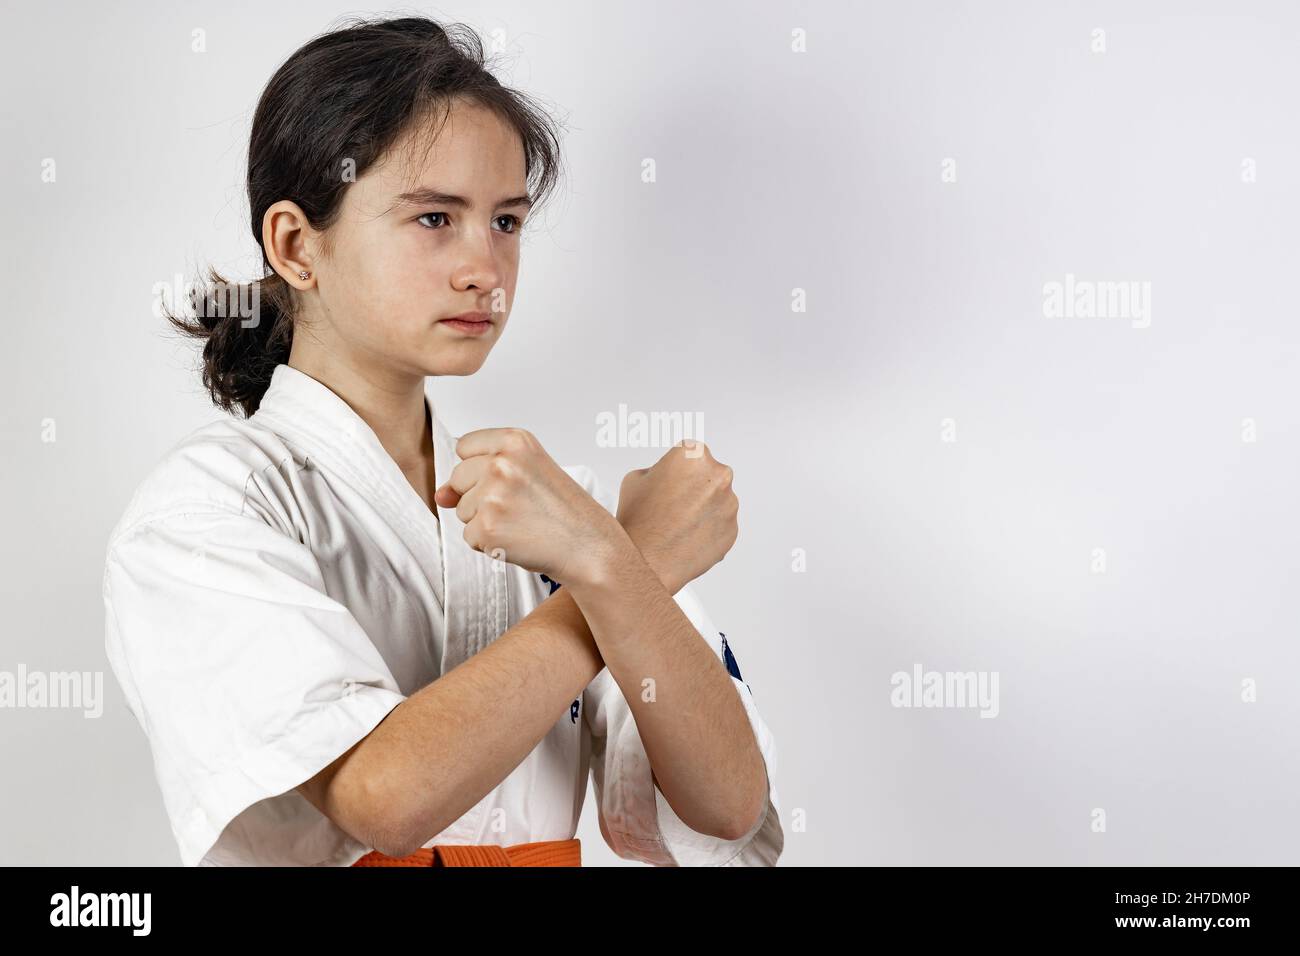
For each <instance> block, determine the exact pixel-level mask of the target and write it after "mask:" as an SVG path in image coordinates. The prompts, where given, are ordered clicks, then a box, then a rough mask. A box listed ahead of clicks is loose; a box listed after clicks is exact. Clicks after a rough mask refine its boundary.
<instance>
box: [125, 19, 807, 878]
mask: <svg viewBox="0 0 1300 956" xmlns="http://www.w3.org/2000/svg"><path fill="white" fill-rule="evenodd" d="M558 166H559V164H558V140H557V137H556V135H555V132H554V130H553V128H552V126H551V125H550V122H549V120H548V119H547V118H546V117H545V116H544V115H543V114H542V113H541V112H540V111H539V110H537V109H536V108H534V107H533V106H532V105H530V103H529V102H528V101H527V100H526V99H525V98H524V97H523V96H521V95H519V94H518V93H515V92H513V91H510V90H507V89H505V88H503V87H502V86H501V85H499V84H498V82H497V81H496V80H495V79H494V78H493V77H492V75H491V74H490V73H489V72H488V71H487V70H486V68H485V66H484V61H483V51H482V49H481V46H480V45H479V42H478V39H477V37H476V36H475V35H474V34H473V33H472V31H469V30H462V29H459V28H456V27H453V28H446V29H444V28H443V27H441V26H439V25H438V24H436V23H434V22H432V21H430V20H427V19H423V18H402V19H394V20H384V21H376V22H366V21H359V22H355V23H353V24H352V25H350V26H348V27H347V28H345V29H340V30H337V31H334V32H331V33H328V34H326V35H324V36H321V37H318V38H317V39H315V40H312V41H311V42H310V43H308V44H307V45H306V46H304V47H303V48H302V49H300V50H298V51H297V52H296V53H295V54H294V55H293V56H292V57H290V58H289V60H288V61H287V62H285V64H284V65H283V66H282V67H280V69H279V70H278V71H277V72H276V74H275V75H274V76H273V77H272V78H271V81H270V83H269V84H268V85H267V87H266V89H265V91H264V92H263V94H262V97H261V100H260V102H259V103H258V106H257V111H256V113H255V116H254V119H253V128H252V135H251V142H250V145H249V155H248V195H249V202H250V205H251V213H252V221H251V225H252V231H253V236H254V238H255V239H256V240H257V241H258V244H259V246H260V247H261V249H262V253H263V260H264V270H265V271H266V273H267V274H266V275H265V277H263V278H262V279H260V280H258V281H257V282H255V283H253V284H252V285H251V286H245V287H232V286H230V285H229V284H228V283H226V282H225V281H224V280H223V279H222V278H221V277H220V276H219V275H217V274H216V273H211V275H210V283H209V286H208V288H207V289H206V290H205V294H204V295H203V296H202V297H201V299H202V301H200V302H196V303H195V305H196V313H197V314H196V315H195V316H194V317H193V318H188V317H178V316H172V317H171V318H172V321H173V322H175V323H176V324H177V325H178V326H180V327H181V328H183V329H185V330H186V331H187V332H189V333H191V334H193V335H195V336H198V337H199V338H201V339H202V340H203V342H204V347H203V360H204V367H203V379H204V384H205V385H206V386H207V387H208V389H209V390H210V391H211V394H212V397H213V400H214V401H215V402H216V403H217V404H218V405H219V406H220V407H222V408H223V409H226V410H227V411H230V410H235V409H238V410H239V411H240V412H242V413H243V418H242V419H241V418H234V417H232V418H230V419H228V420H223V421H220V422H217V423H214V424H212V425H209V426H206V427H204V428H201V429H199V430H197V431H195V432H194V433H192V434H191V435H189V436H188V437H187V438H185V439H184V440H183V441H181V442H180V443H179V444H178V445H177V446H176V447H175V448H173V449H172V450H171V451H170V452H169V453H168V454H167V456H166V457H165V458H164V459H163V461H162V462H161V463H160V464H159V465H158V466H157V467H156V468H155V469H154V471H153V472H152V473H151V474H150V475H149V476H148V477H147V478H146V479H145V480H144V481H143V482H142V483H141V485H140V486H139V487H138V489H137V490H136V492H135V495H134V497H133V498H132V500H131V502H130V504H129V505H128V507H127V509H126V512H125V514H124V515H123V516H122V519H121V520H120V522H119V523H118V524H117V526H116V528H115V529H114V530H113V532H112V534H111V537H110V541H109V544H108V550H107V556H106V565H105V574H104V600H105V606H106V646H107V652H108V657H109V661H110V663H111V665H112V668H113V671H114V673H115V674H116V676H117V678H118V680H119V681H120V683H121V685H122V689H123V691H124V693H125V696H126V700H127V704H128V706H129V707H130V710H131V712H132V713H133V714H134V715H135V717H136V718H137V720H138V721H139V722H140V725H141V727H142V729H143V730H144V732H145V733H146V735H147V736H148V738H149V742H150V745H151V748H152V752H153V759H154V766H155V770H156V773H157V777H158V781H159V784H160V786H161V788H162V792H163V797H164V802H165V804H166V808H167V812H168V815H169V817H170V820H171V825H172V831H173V833H174V834H175V837H176V840H177V842H178V844H179V846H180V852H181V859H182V861H183V862H184V863H185V864H186V865H209V866H211V865H250V864H251V865H321V866H351V865H424V866H427V865H464V864H469V865H578V864H580V852H579V851H580V847H579V845H578V841H577V840H576V839H575V838H574V834H575V832H576V828H577V824H578V819H579V816H580V814H581V811H582V804H583V799H584V797H585V795H586V790H587V774H588V771H589V768H590V772H591V773H592V774H593V779H594V784H595V790H596V794H597V803H598V805H597V811H598V814H599V820H600V827H601V832H602V834H603V836H604V837H605V839H606V840H607V841H608V843H609V845H610V847H611V848H612V849H613V850H614V852H616V853H617V854H619V855H620V856H622V857H626V858H630V859H637V860H642V861H645V862H647V863H652V864H655V865H723V864H730V865H773V864H775V862H776V860H777V858H778V856H779V855H780V853H781V850H782V847H783V842H784V837H783V833H782V828H781V824H780V817H779V811H778V809H777V795H776V790H775V788H774V783H773V777H772V772H773V769H774V765H775V764H774V762H775V753H776V752H775V745H774V741H773V739H772V735H771V733H770V732H769V730H768V728H767V727H766V726H765V724H764V723H763V721H762V719H761V717H760V716H759V714H758V711H757V710H756V709H755V707H754V703H753V699H752V696H751V694H750V690H749V687H748V686H747V685H746V684H745V683H744V682H743V679H742V678H741V674H740V670H739V668H738V666H737V664H736V662H735V658H734V656H733V655H732V654H731V653H730V651H729V649H728V648H727V644H726V638H725V636H724V635H722V634H721V633H720V632H718V631H717V630H716V629H715V628H714V626H713V624H712V623H711V622H710V621H709V619H708V618H707V616H706V615H705V613H704V610H703V609H702V608H701V607H700V604H699V602H698V601H697V600H696V599H695V597H694V595H693V594H692V593H691V591H690V589H689V588H688V587H687V586H686V585H687V584H688V582H690V581H691V580H693V579H694V578H696V577H698V576H699V575H701V574H703V573H704V572H705V571H706V570H708V569H709V568H710V567H711V566H712V565H714V564H715V563H717V562H718V561H720V560H721V559H722V557H723V556H724V555H725V554H726V552H727V551H728V550H729V548H730V547H731V544H732V543H733V542H734V540H735V537H736V531H737V527H736V512H737V501H736V497H735V495H734V493H733V492H732V490H731V469H729V468H728V467H726V466H725V465H722V464H720V463H719V462H717V461H716V460H715V459H714V458H713V457H712V455H711V454H709V452H708V450H707V449H706V448H704V447H703V446H702V445H694V446H690V447H687V446H685V445H678V446H677V447H674V448H672V449H670V450H669V452H668V453H667V454H666V455H664V457H663V458H662V459H661V460H660V461H659V462H658V463H657V464H655V465H654V466H653V467H651V468H648V469H643V470H640V471H635V472H632V473H631V474H629V475H628V476H627V477H626V479H625V480H624V481H623V483H622V486H621V488H620V496H619V500H618V502H617V503H616V504H615V502H613V501H612V499H610V498H608V497H607V496H606V493H605V492H604V491H603V490H602V489H601V487H600V486H599V484H598V483H597V481H596V477H595V475H594V473H593V472H592V471H591V469H589V468H586V467H584V466H573V467H567V468H561V467H560V466H559V465H557V464H556V463H555V462H554V461H553V460H552V459H551V458H550V457H549V456H548V455H547V453H546V451H545V450H544V449H543V448H542V446H541V445H540V444H539V443H538V441H537V439H536V438H534V437H533V436H532V435H531V434H529V433H528V432H525V431H522V430H520V429H514V428H487V429H482V430H479V431H474V432H470V433H468V434H465V435H462V436H460V437H459V438H458V439H457V438H453V437H452V436H451V435H450V434H449V433H448V431H447V429H446V427H445V426H444V424H443V422H442V420H441V419H440V418H439V416H438V413H437V409H436V406H435V405H434V403H433V402H432V401H430V400H429V399H428V397H427V395H426V393H425V388H424V383H425V379H426V377H428V376H440V375H471V374H473V373H474V372H476V371H477V370H478V369H479V368H481V367H482V365H483V363H484V361H485V360H486V359H487V356H488V353H489V352H490V351H491V349H492V346H493V345H494V344H495V343H496V341H497V340H498V339H499V338H500V336H501V335H502V333H503V332H504V330H505V325H506V320H507V318H508V316H509V312H510V306H511V304H512V302H513V299H514V289H515V280H516V276H517V272H518V267H519V241H520V240H519V237H520V229H521V227H522V226H523V225H524V222H525V220H526V219H527V218H529V216H530V215H531V214H532V213H533V212H534V211H535V209H536V208H537V207H538V206H540V204H541V202H542V200H543V199H544V198H545V196H546V195H547V194H548V193H549V192H550V190H551V189H552V187H553V185H554V183H555V181H556V175H557V170H558ZM236 303H239V304H244V305H246V306H248V308H244V309H238V308H233V307H231V306H232V305H233V304H236Z"/></svg>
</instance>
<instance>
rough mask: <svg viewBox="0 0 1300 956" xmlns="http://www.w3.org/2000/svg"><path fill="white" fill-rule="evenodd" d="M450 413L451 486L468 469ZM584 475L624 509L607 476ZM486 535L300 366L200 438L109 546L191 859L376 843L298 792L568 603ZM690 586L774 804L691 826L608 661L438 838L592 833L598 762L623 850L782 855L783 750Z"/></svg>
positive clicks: (109, 642)
mask: <svg viewBox="0 0 1300 956" xmlns="http://www.w3.org/2000/svg"><path fill="white" fill-rule="evenodd" d="M428 404H429V412H430V417H431V420H432V422H433V431H434V434H433V444H434V449H435V469H436V474H437V477H438V481H439V483H442V482H445V481H446V479H447V477H448V476H449V475H450V474H451V471H452V469H453V468H454V467H455V466H456V464H457V463H459V461H460V458H459V457H458V456H457V455H456V452H455V439H453V438H452V437H451V436H450V435H449V434H448V432H447V430H446V428H445V427H444V426H443V423H442V422H441V421H440V420H439V419H438V416H437V414H436V410H435V407H434V404H433V402H432V401H431V400H429V403H428ZM565 471H566V472H567V473H568V474H569V475H571V476H572V477H573V478H574V479H575V480H576V481H578V482H579V483H580V484H582V485H583V487H584V488H586V489H587V491H588V492H590V493H591V494H592V495H593V496H594V497H595V498H596V499H597V500H598V501H600V503H601V504H602V505H603V506H604V507H605V508H606V509H607V510H609V511H610V512H611V513H614V512H616V510H617V505H616V503H615V502H614V501H613V500H611V499H610V498H609V497H607V495H606V493H605V492H604V491H603V490H602V489H601V488H600V486H599V485H598V483H597V481H596V476H595V474H594V473H593V472H592V470H591V469H590V468H588V467H586V466H573V467H567V468H565ZM463 534H464V525H463V524H462V523H461V521H460V519H459V518H458V517H457V515H456V511H455V509H454V508H441V507H440V508H438V514H437V517H435V516H434V514H433V513H432V512H431V511H430V510H429V508H428V506H427V505H426V504H425V503H424V501H423V500H422V499H421V498H420V496H419V495H418V494H417V493H416V491H415V489H414V488H413V487H412V486H411V484H410V482H409V481H407V479H406V477H405V476H404V475H403V474H402V471H401V469H400V468H399V467H398V466H397V464H396V463H395V462H394V461H393V459H392V458H391V457H390V456H389V455H388V453H387V452H386V451H385V450H384V448H383V446H382V445H381V444H380V443H379V440H378V438H377V437H376V436H375V434H374V432H373V431H372V430H371V429H370V427H369V426H368V425H367V424H366V423H365V421H364V420H363V419H362V418H361V417H360V416H358V415H357V414H356V413H355V412H354V411H353V410H352V409H351V408H350V407H349V406H348V405H347V403H346V402H344V401H343V400H342V399H341V398H339V397H338V396H337V395H336V394H335V393H334V392H332V391H331V390H330V389H329V388H327V387H326V386H324V385H322V384H321V383H320V382H318V381H316V380H315V379H313V378H311V377H310V376H308V375H307V374H305V373H303V372H300V371H298V370H297V369H294V368H292V367H290V366H288V365H280V366H278V367H277V368H276V370H275V373H274V376H273V379H272V382H271V385H270V388H269V390H268V391H267V393H266V395H265V397H264V398H263V400H262V403H261V407H260V408H259V409H258V411H257V413H256V414H255V415H253V416H252V417H251V418H249V419H247V420H240V419H235V418H230V419H227V420H222V421H219V422H215V423H213V424H211V425H207V426H205V427H203V428H200V429H198V430H197V431H195V432H193V433H192V434H190V435H189V436H187V437H186V438H185V439H184V440H183V441H181V442H180V443H178V444H177V445H176V446H175V447H174V448H173V449H172V450H171V451H170V452H169V453H168V454H167V455H166V457H165V458H164V459H163V460H162V461H161V463H159V464H158V466H157V467H156V468H155V469H154V470H153V471H152V472H151V473H150V474H149V476H148V477H147V478H146V479H145V480H144V481H143V482H142V483H141V484H140V486H139V487H138V489H137V490H136V492H135V494H134V496H133V498H132V500H131V502H130V504H129V505H128V506H127V509H126V512H125V514H124V515H123V516H122V519H121V520H120V521H119V522H118V524H117V526H116V527H115V528H114V530H113V532H112V534H111V536H110V540H109V543H108V549H107V554H106V560H105V571H104V602H105V611H106V614H105V645H106V650H107V653H108V659H109V663H110V664H111V666H112V669H113V672H114V674H115V675H116V676H117V679H118V681H119V683H120V684H121V687H122V690H123V692H124V694H125V697H126V703H127V706H128V707H129V708H130V711H131V713H132V714H134V716H135V717H136V719H137V720H138V721H139V723H140V726H141V728H142V729H143V730H144V732H145V734H146V735H147V736H148V739H149V744H150V747H151V749H152V754H153V762H154V770H155V773H156V776H157V778H158V783H159V785H160V787H161V789H162V794H163V800H164V803H165V805H166V809H167V813H168V815H169V817H170V822H171V827H172V832H173V833H174V835H175V837H176V840H177V843H178V844H179V847H180V855H181V861H182V863H184V864H185V865H187V866H193V865H203V866H230V865H308V866H313V865H314V866H349V865H351V864H352V863H353V862H355V861H356V860H357V859H358V858H360V857H361V856H363V855H364V854H365V853H367V852H369V851H370V850H371V849H372V847H369V846H366V845H365V844H364V843H362V842H360V841H358V840H356V839H354V838H353V837H351V836H350V835H348V834H347V833H345V832H344V831H343V830H341V829H340V828H339V827H337V826H336V825H335V824H334V823H333V822H332V821H331V820H329V819H328V818H327V817H325V816H324V815H323V814H321V813H320V812H319V811H318V810H317V809H316V808H315V807H314V806H312V804H311V803H310V802H308V801H307V800H306V799H305V798H304V797H303V796H302V795H301V794H299V793H298V792H297V791H296V790H294V788H295V787H296V786H297V785H298V784H301V783H303V782H304V781H305V780H307V779H309V778H310V777H312V776H313V775H315V774H316V772H317V771H319V770H321V769H322V768H324V767H325V766H327V765H328V764H329V763H331V762H332V761H333V760H334V759H335V758H337V757H338V756H340V755H341V754H343V753H344V752H345V751H347V750H348V749H349V748H350V747H352V745H353V744H355V743H357V741H359V740H361V739H362V738H363V737H365V736H366V734H368V733H369V732H370V731H371V730H372V729H374V727H375V726H376V725H377V724H378V723H379V722H380V721H381V720H383V718H384V717H385V716H386V715H387V714H388V713H389V711H391V710H392V709H393V707H395V706H396V705H397V704H399V703H400V702H401V701H402V700H404V699H405V698H406V697H408V696H410V695H411V694H414V693H416V692H417V691H418V690H420V689H421V688H422V687H424V686H425V685H427V684H429V683H430V682H431V681H435V680H437V679H438V677H439V676H440V675H441V674H443V673H446V672H447V671H448V670H450V669H451V668H453V667H455V666H456V665H457V664H459V663H461V662H462V661H464V660H466V659H467V658H469V657H470V656H471V655H473V654H475V653H477V652H478V651H480V650H482V649H483V648H484V647H486V646H487V645H488V644H490V643H491V642H492V641H493V640H495V639H496V638H497V636H498V635H500V634H501V633H502V632H503V631H505V630H506V629H507V628H509V627H512V626H513V625H515V624H516V623H518V622H519V621H520V620H522V619H523V618H524V617H525V616H526V615H527V614H528V613H529V612H530V611H531V610H532V609H533V608H534V607H536V606H537V604H538V603H539V602H541V601H542V600H544V599H545V598H546V597H548V596H549V595H550V593H551V584H550V583H549V582H548V581H547V580H545V579H543V576H542V575H540V574H535V573H532V572H530V571H527V570H525V569H523V568H520V567H517V566H515V565H511V564H506V563H503V562H496V561H493V560H492V559H491V558H489V557H488V556H487V555H484V554H481V553H479V552H477V551H474V550H473V549H472V548H471V547H470V546H469V545H467V544H466V543H465V540H464V536H463ZM676 599H677V602H678V604H679V605H680V606H681V607H682V609H683V611H684V612H685V613H686V614H687V616H688V617H689V618H690V619H691V621H692V623H693V624H694V625H695V626H696V628H697V629H698V630H699V632H700V635H701V639H702V640H705V641H707V642H708V643H709V645H710V646H711V647H712V648H713V650H714V652H715V653H717V654H718V656H719V658H720V659H722V660H724V662H725V663H727V664H728V670H729V671H730V673H731V675H732V682H733V684H734V685H735V687H736V691H737V693H739V694H740V698H741V700H742V701H743V702H744V706H745V711H746V713H747V714H748V715H749V719H750V722H751V725H752V727H753V730H754V733H755V735H756V739H757V741H758V744H759V747H760V750H761V752H762V755H763V758H764V761H765V762H766V765H767V772H768V778H769V787H770V790H769V799H768V807H767V811H766V816H765V817H764V818H763V819H762V820H760V821H759V823H758V824H757V825H756V827H755V828H754V829H753V830H751V831H750V833H749V834H748V835H746V836H745V837H743V838H742V839H739V840H734V841H727V840H720V839H717V838H715V837H709V836H705V835H702V834H699V833H696V832H695V831H693V830H691V829H690V828H689V827H687V826H686V825H685V824H684V823H682V822H681V820H680V819H678V817H677V815H676V814H675V813H674V812H673V810H672V807H670V806H669V804H668V802H667V800H665V799H664V797H663V795H662V794H661V793H659V791H658V789H657V788H656V787H655V786H654V784H653V782H652V780H651V775H650V764H649V761H648V759H647V757H646V753H645V749H644V747H643V746H642V743H641V739H640V736H639V734H638V733H637V727H636V723H635V721H634V720H633V718H632V713H631V710H630V709H629V707H628V705H627V701H626V700H625V699H624V697H623V694H622V692H621V690H620V689H619V686H618V684H617V683H615V681H614V680H613V678H612V677H611V676H610V673H609V671H608V670H603V671H602V672H601V673H600V674H599V675H598V676H597V677H596V679H595V680H593V681H592V682H591V683H590V684H589V685H588V686H587V688H586V689H585V690H584V691H583V693H582V695H581V697H580V698H579V699H575V701H574V706H573V707H571V708H570V709H569V710H568V711H567V712H565V713H564V714H563V715H562V716H560V718H559V720H558V721H557V722H556V724H555V726H554V727H553V728H552V729H551V730H550V731H549V732H548V733H547V735H546V736H545V737H544V738H543V739H542V740H541V741H540V742H539V743H538V744H537V746H536V748H535V749H534V750H533V751H532V753H530V754H529V755H528V757H527V758H525V759H524V761H523V762H522V763H521V764H520V765H519V766H518V767H516V768H515V770H514V771H513V772H512V773H511V774H510V775H509V776H508V777H507V778H506V779H505V780H503V781H502V782H501V783H500V784H499V785H498V786H497V787H496V788H494V789H493V790H492V791H491V792H490V793H488V794H487V795H486V796H484V797H483V799H482V800H480V801H479V803H478V805H477V806H475V807H473V808H472V809H471V810H470V811H469V812H468V813H466V814H465V815H464V816H462V817H461V818H460V819H459V820H457V821H456V822H455V823H454V824H452V825H451V826H450V827H448V828H447V829H446V830H444V831H443V832H442V833H439V834H436V835H434V836H432V837H431V838H430V839H429V840H428V841H427V842H426V843H425V846H433V845H434V844H435V843H470V844H479V843H495V844H499V845H503V846H510V845H513V844H516V843H530V842H536V841H542V840H567V839H571V838H573V836H574V835H575V833H576V831H577V825H578V819H579V816H580V814H581V812H582V805H583V800H584V798H585V796H586V792H587V774H588V768H589V767H590V768H591V772H592V773H593V775H594V783H595V790H596V794H597V798H598V807H597V809H598V813H599V821H600V826H601V832H602V834H603V835H604V837H605V839H606V841H607V842H608V843H609V845H610V846H611V848H612V849H613V850H614V852H615V853H617V854H618V855H619V856H621V857H626V858H629V859H637V860H642V861H645V862H647V863H651V864H655V865H666V866H671V865H682V866H694V865H732V866H736V865H740V866H745V865H750V866H767V865H773V864H775V862H776V860H777V857H778V856H779V855H780V853H781V850H782V847H783V845H784V834H783V831H782V827H781V821H780V812H779V808H778V804H777V792H776V787H775V769H776V768H775V761H776V748H775V741H774V739H773V737H772V734H771V732H770V731H769V730H768V728H767V726H766V725H765V724H764V722H763V720H762V718H761V717H760V716H759V713H758V710H757V709H756V708H755V706H754V701H753V697H752V695H751V692H750V688H749V687H748V686H747V685H746V684H745V683H744V682H743V680H742V679H740V677H739V676H738V675H739V671H738V668H737V667H736V665H735V661H734V658H733V657H732V656H731V654H730V653H728V652H727V651H726V649H725V645H726V639H725V638H724V637H723V636H722V635H721V634H720V633H719V632H718V630H717V629H716V628H715V627H714V625H713V623H712V622H711V621H710V620H709V618H708V617H707V616H706V614H705V612H704V609H703V608H702V607H701V606H700V603H699V601H698V600H697V599H696V597H695V596H694V594H693V593H692V592H691V590H690V588H689V587H687V588H683V589H682V590H681V591H680V592H679V593H678V594H677V595H676ZM429 772H430V773H431V774H432V773H436V772H437V768H436V767H430V768H429Z"/></svg>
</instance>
